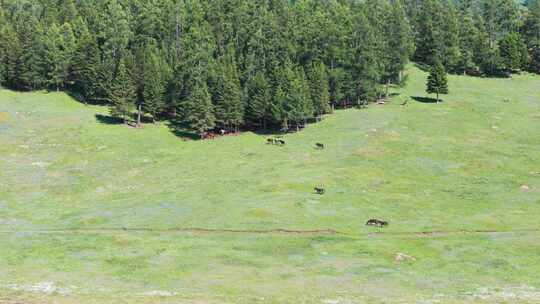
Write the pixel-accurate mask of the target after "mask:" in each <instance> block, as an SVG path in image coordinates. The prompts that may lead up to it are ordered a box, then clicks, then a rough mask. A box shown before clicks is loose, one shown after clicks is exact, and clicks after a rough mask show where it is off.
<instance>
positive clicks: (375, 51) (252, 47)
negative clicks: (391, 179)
mask: <svg viewBox="0 0 540 304" xmlns="http://www.w3.org/2000/svg"><path fill="white" fill-rule="evenodd" d="M411 60H412V61H414V62H416V63H418V64H419V65H421V66H425V67H429V66H432V67H438V68H437V70H442V69H444V70H445V72H448V73H455V74H468V75H474V76H478V77H508V76H510V75H511V74H512V73H519V72H520V71H530V72H534V73H540V0H528V1H526V2H524V3H518V2H516V1H515V0H409V1H404V0H366V1H355V0H326V1H323V0H298V1H292V0H289V1H287V0H249V1H247V0H103V1H76V0H0V84H1V85H2V86H3V87H6V88H9V89H14V90H23V91H26V90H40V89H48V90H63V91H67V92H69V93H70V94H72V95H73V96H75V97H77V98H78V99H79V100H81V101H84V102H88V103H102V104H107V105H109V107H110V109H111V112H110V113H111V115H112V116H114V117H116V118H118V119H121V120H125V121H131V120H133V121H138V116H139V117H140V115H143V116H144V117H146V119H150V120H161V119H169V118H171V117H174V119H175V121H178V122H179V123H180V124H182V125H185V126H186V127H188V128H189V129H191V130H192V131H194V132H196V133H197V134H201V135H202V134H204V133H205V132H206V131H208V130H211V129H214V128H222V129H226V130H230V131H233V130H238V129H239V128H247V127H249V128H253V129H266V128H282V129H295V128H298V127H300V126H302V125H303V124H305V123H306V121H309V120H315V119H317V118H318V117H319V116H320V115H322V114H325V113H330V112H331V111H332V109H333V108H335V107H342V106H347V105H365V104H367V103H368V102H372V101H376V100H377V99H379V98H384V97H385V96H386V95H387V94H388V86H389V85H399V84H400V83H402V82H403V81H405V77H403V73H402V71H403V70H404V68H405V66H406V64H407V63H408V62H409V61H411ZM138 114H139V115H138Z"/></svg>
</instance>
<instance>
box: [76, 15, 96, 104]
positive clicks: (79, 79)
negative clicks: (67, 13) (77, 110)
mask: <svg viewBox="0 0 540 304" xmlns="http://www.w3.org/2000/svg"><path fill="white" fill-rule="evenodd" d="M72 61H73V65H72V66H73V69H72V78H73V82H74V88H75V90H77V91H78V92H79V93H80V94H81V95H82V96H83V98H84V99H85V101H90V100H94V99H96V98H98V94H99V91H100V89H99V88H100V83H99V82H100V77H99V72H100V66H101V58H100V50H99V46H98V44H97V41H96V39H95V37H94V36H92V35H91V34H90V32H89V31H88V29H87V28H86V25H84V28H83V29H82V30H81V37H80V39H79V41H78V42H77V46H76V50H75V52H74V54H73V60H72Z"/></svg>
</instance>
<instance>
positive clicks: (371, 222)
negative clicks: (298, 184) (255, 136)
mask: <svg viewBox="0 0 540 304" xmlns="http://www.w3.org/2000/svg"><path fill="white" fill-rule="evenodd" d="M266 144H269V145H277V146H284V145H285V144H286V143H285V140H283V138H281V137H275V138H274V137H272V138H268V139H267V141H266ZM315 148H316V149H321V150H322V149H324V148H325V145H324V144H322V143H316V144H315ZM313 190H315V193H317V194H319V195H324V194H325V193H326V190H325V189H324V188H323V187H315V188H313ZM366 226H374V227H386V226H388V222H387V221H382V220H378V219H370V220H368V221H367V222H366Z"/></svg>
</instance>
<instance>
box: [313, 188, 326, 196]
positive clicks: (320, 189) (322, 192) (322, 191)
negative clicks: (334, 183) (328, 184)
mask: <svg viewBox="0 0 540 304" xmlns="http://www.w3.org/2000/svg"><path fill="white" fill-rule="evenodd" d="M313 189H314V190H315V192H317V194H320V195H323V194H324V193H325V192H326V190H324V188H319V187H315V188H313Z"/></svg>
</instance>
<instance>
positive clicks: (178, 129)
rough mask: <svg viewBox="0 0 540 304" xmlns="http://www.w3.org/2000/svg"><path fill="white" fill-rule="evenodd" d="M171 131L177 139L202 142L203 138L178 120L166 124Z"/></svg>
mask: <svg viewBox="0 0 540 304" xmlns="http://www.w3.org/2000/svg"><path fill="white" fill-rule="evenodd" d="M166 125H167V127H168V128H169V130H170V131H171V132H172V133H173V134H174V135H175V136H177V137H180V138H184V139H189V140H201V136H199V135H198V134H196V133H193V132H192V131H190V130H189V128H188V127H187V126H186V125H185V124H183V123H181V122H179V121H176V120H169V121H167V122H166Z"/></svg>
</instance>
